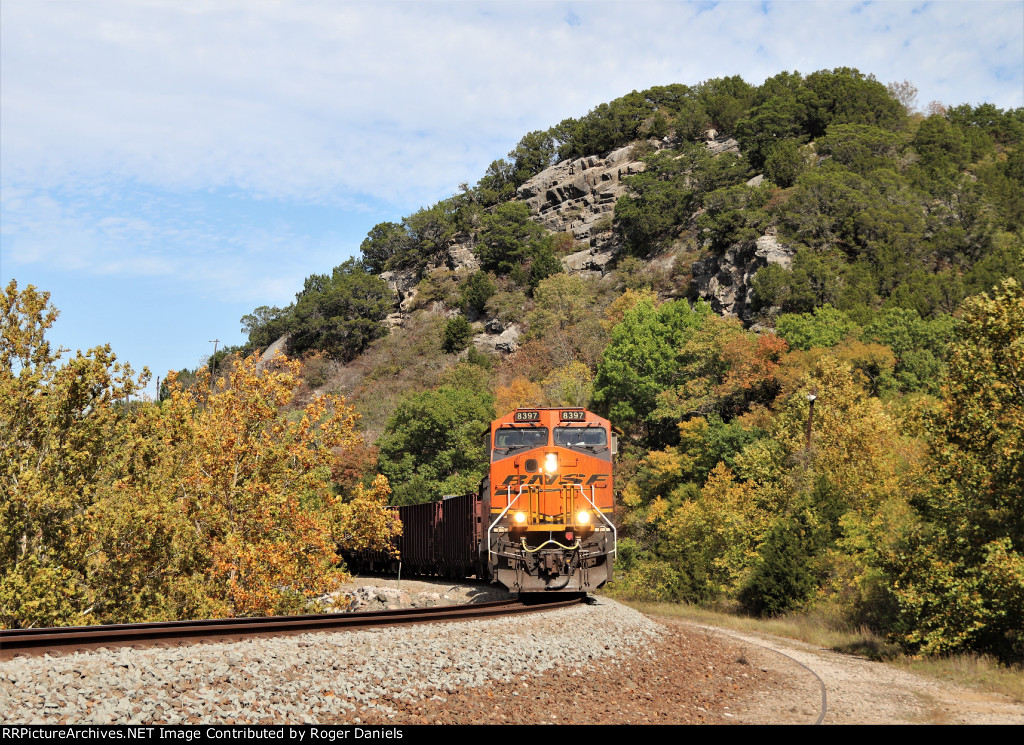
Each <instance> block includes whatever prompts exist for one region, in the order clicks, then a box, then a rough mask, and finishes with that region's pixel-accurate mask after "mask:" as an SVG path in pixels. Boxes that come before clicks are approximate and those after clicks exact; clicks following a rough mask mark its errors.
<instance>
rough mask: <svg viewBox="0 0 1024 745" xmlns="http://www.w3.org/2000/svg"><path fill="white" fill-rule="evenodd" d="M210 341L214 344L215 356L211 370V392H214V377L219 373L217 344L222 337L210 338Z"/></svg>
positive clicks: (212, 358)
mask: <svg viewBox="0 0 1024 745" xmlns="http://www.w3.org/2000/svg"><path fill="white" fill-rule="evenodd" d="M210 343H211V344H212V345H213V357H211V358H210V361H211V362H212V363H213V365H212V370H211V371H210V392H211V393H212V392H213V379H214V377H215V376H216V375H217V345H218V344H220V339H210Z"/></svg>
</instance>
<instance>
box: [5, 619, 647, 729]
mask: <svg viewBox="0 0 1024 745" xmlns="http://www.w3.org/2000/svg"><path fill="white" fill-rule="evenodd" d="M661 634H662V627H660V626H659V625H658V624H656V623H654V622H652V621H650V620H649V619H647V618H645V617H644V616H642V615H641V614H639V613H637V612H636V611H633V610H631V609H629V608H626V607H624V606H622V605H619V604H618V603H615V602H612V601H609V600H604V599H602V600H599V601H598V602H597V603H596V604H595V605H588V606H578V607H573V608H567V609H563V610H558V611H549V612H543V613H535V614H529V615H526V616H520V617H509V618H501V619H494V620H486V621H469V622H456V623H445V624H432V625H428V626H419V627H410V628H383V629H368V630H363V631H354V632H342V633H312V634H302V635H296V636H286V637H277V638H268V639H251V640H245V641H240V642H235V643H214V644H201V645H190V646H183V647H174V648H155V647H154V648H148V649H130V648H120V649H106V650H96V651H93V652H86V653H76V654H69V655H65V656H60V657H34V658H17V659H14V660H11V661H8V662H4V663H2V664H0V708H2V709H3V710H4V720H5V721H7V722H18V723H29V724H33V723H35V724H59V723H99V724H110V723H119V724H122V723H123V724H127V723H171V724H174V723H199V722H201V723H214V724H216V723H224V724H237V723H271V722H273V723H294V724H298V723H340V722H351V723H364V722H366V721H368V719H372V720H373V721H378V722H388V721H395V719H394V717H395V716H396V715H398V714H399V713H400V711H403V710H404V711H408V707H409V706H410V705H413V704H419V703H420V702H423V701H428V700H431V699H433V700H434V701H435V703H437V702H440V701H442V700H443V699H445V698H447V697H448V696H450V695H452V694H456V693H459V692H462V691H465V690H466V689H471V688H480V687H481V686H484V685H485V684H488V683H508V682H511V681H513V680H517V681H518V682H519V683H520V684H522V683H524V682H526V681H528V680H530V679H533V678H536V677H537V676H541V675H543V674H544V673H545V672H547V671H550V670H552V669H556V668H557V669H559V670H566V669H574V668H579V667H581V666H585V665H587V664H588V663H592V662H596V661H605V662H610V661H612V660H614V659H615V658H617V657H620V656H628V655H629V654H630V653H632V652H634V651H636V650H637V649H642V648H644V647H646V646H649V645H650V644H652V643H654V642H655V641H656V640H657V639H658V638H659V637H660V635H661Z"/></svg>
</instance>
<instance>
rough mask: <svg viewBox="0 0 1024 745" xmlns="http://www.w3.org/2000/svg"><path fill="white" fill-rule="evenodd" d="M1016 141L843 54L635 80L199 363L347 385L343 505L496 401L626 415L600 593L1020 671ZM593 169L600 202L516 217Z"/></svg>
mask: <svg viewBox="0 0 1024 745" xmlns="http://www.w3.org/2000/svg"><path fill="white" fill-rule="evenodd" d="M1022 144H1024V110H1020V109H1017V110H1013V111H1003V110H1000V109H998V108H996V107H994V106H992V105H989V104H981V105H978V106H972V105H968V104H964V105H959V106H944V105H942V104H939V103H938V102H933V103H932V104H930V105H929V106H928V111H927V112H926V113H918V112H917V111H916V110H915V105H914V90H913V87H912V86H911V85H910V84H909V83H906V82H904V83H901V84H894V85H890V86H888V87H886V86H885V85H883V84H881V83H879V82H878V81H876V80H875V79H874V78H873V77H870V76H865V75H862V74H861V73H859V72H858V71H856V70H851V69H845V68H843V69H837V70H832V71H819V72H816V73H812V74H810V75H806V76H805V75H801V74H799V73H795V72H794V73H782V74H780V75H777V76H775V77H774V78H771V79H769V80H767V81H765V83H764V84H763V85H761V86H752V85H749V84H748V83H746V82H745V81H743V80H742V79H740V78H739V77H735V76H734V77H731V78H722V79H715V80H709V81H706V82H704V83H701V84H699V85H695V86H687V85H670V86H661V87H657V88H652V89H649V90H647V91H642V92H635V91H634V92H632V93H630V94H628V95H626V96H623V97H622V98H619V99H616V100H615V101H612V102H610V103H608V104H602V105H601V106H598V107H596V108H595V109H594V110H593V111H591V112H589V113H588V114H586V115H585V116H583V117H581V118H579V119H567V120H565V121H563V122H561V123H559V124H558V125H556V126H554V127H552V128H551V129H549V130H547V131H536V132H531V133H529V134H527V135H525V136H524V137H523V138H522V140H521V141H520V142H519V143H518V145H517V146H516V147H515V148H514V149H513V150H512V151H511V152H510V153H509V154H508V156H507V159H499V160H496V161H494V162H493V163H492V164H491V165H490V166H489V167H488V168H487V170H486V173H485V174H484V175H483V176H482V177H481V179H480V180H479V182H478V183H477V184H476V185H475V186H469V185H463V186H462V187H461V189H460V191H459V193H458V194H456V195H455V196H453V197H451V198H450V199H447V200H443V201H441V202H439V203H438V204H435V205H432V206H430V207H425V208H423V209H421V210H419V211H417V212H415V213H414V214H412V215H409V216H408V217H405V218H403V219H402V220H401V222H385V223H381V224H379V225H376V226H375V227H374V228H373V229H372V230H371V231H370V232H369V234H368V235H367V237H366V239H365V241H363V243H362V246H361V256H360V258H358V259H353V260H349V261H346V262H345V263H343V264H341V265H340V266H338V267H336V268H335V269H334V270H333V271H332V272H331V273H330V274H323V275H313V276H311V277H309V278H308V279H307V280H306V282H305V284H304V287H303V288H302V289H301V290H300V291H299V292H298V293H297V295H296V301H295V302H294V303H293V304H292V305H290V306H288V307H285V308H272V307H260V308H257V309H255V310H254V311H253V313H252V314H250V315H247V316H245V317H244V318H243V319H242V323H243V326H244V327H245V330H246V331H247V333H248V335H249V342H248V344H247V345H246V346H245V347H243V348H241V349H229V350H226V351H224V352H222V353H221V354H220V355H219V356H218V359H216V360H214V361H213V363H214V364H215V365H216V369H217V370H218V371H220V373H221V375H224V376H229V375H232V374H234V373H233V371H234V370H238V369H240V366H241V367H244V365H246V364H249V363H246V362H242V361H241V360H244V359H245V358H246V356H247V355H250V354H252V353H255V352H258V351H260V350H263V349H265V348H266V347H267V346H269V345H270V344H271V343H273V342H275V341H278V340H281V339H283V340H284V344H285V347H286V348H287V350H288V352H289V354H291V355H293V356H295V358H296V359H298V360H300V361H301V365H302V372H301V376H300V377H301V380H302V381H303V382H302V385H301V387H299V388H298V391H297V398H296V399H295V401H294V402H293V403H292V404H291V406H292V407H295V406H297V405H306V404H307V403H308V402H310V401H312V400H313V399H314V394H318V393H331V394H342V395H344V396H345V397H346V398H347V400H348V403H350V404H352V405H354V407H355V409H356V411H357V412H358V413H359V414H361V419H360V421H359V424H358V427H359V428H360V431H361V434H362V436H363V438H364V441H363V442H362V443H360V444H350V445H348V446H346V447H345V448H343V450H342V451H341V454H340V455H339V456H338V457H337V458H336V460H335V462H334V463H333V464H332V465H330V466H329V467H327V471H329V473H330V476H329V477H328V476H326V475H325V478H326V479H327V480H328V481H329V483H330V484H331V485H332V488H331V489H330V490H329V491H330V493H331V494H333V495H335V496H336V497H337V498H338V500H339V504H346V503H348V502H349V501H350V500H353V499H356V495H357V494H358V495H361V496H360V498H364V499H365V494H366V493H367V490H372V489H373V488H374V487H373V484H377V486H378V487H380V484H381V482H380V481H379V479H378V476H379V475H380V474H383V475H385V476H386V477H387V479H388V482H389V484H390V488H391V490H392V491H391V499H392V501H393V503H405V502H414V501H422V500H425V499H439V498H440V497H441V496H442V495H444V494H451V493H458V492H461V491H465V490H466V489H469V488H473V485H474V484H475V483H476V482H477V481H478V480H479V479H480V477H481V476H482V475H483V473H484V469H485V463H484V452H483V449H482V446H481V442H480V438H479V433H480V432H481V431H482V430H483V428H484V426H485V424H486V422H487V421H489V420H490V419H491V418H493V417H494V416H495V415H496V414H497V415H501V414H504V413H506V412H508V411H510V410H511V409H512V408H514V407H516V406H526V405H529V406H539V405H573V406H588V407H590V408H592V409H594V410H596V411H598V412H601V413H602V414H604V415H607V416H609V417H610V418H611V420H612V422H613V423H614V424H615V425H616V426H617V427H619V428H620V429H621V430H622V432H623V437H622V448H621V453H620V457H619V461H618V465H617V469H618V472H617V479H618V480H617V489H618V500H619V501H618V508H617V510H618V512H617V518H616V519H617V522H618V525H619V535H620V537H621V541H620V551H619V556H618V564H617V572H618V578H617V579H616V581H615V583H614V587H613V588H612V591H613V592H616V593H619V594H621V595H622V596H626V597H630V598H634V599H638V600H685V601H688V602H694V603H704V604H716V605H720V606H724V607H727V608H733V609H736V610H741V611H743V612H746V613H750V614H755V615H776V614H781V613H785V612H787V611H790V610H794V609H802V608H816V609H818V610H820V611H821V612H823V613H825V614H827V615H831V616H832V617H833V618H835V619H836V620H837V621H839V622H842V623H846V624H850V625H852V626H859V625H864V626H868V627H870V628H872V629H874V630H875V631H877V632H879V633H882V634H885V635H888V636H889V637H890V638H891V639H892V640H893V641H895V642H897V643H898V644H900V645H902V646H903V647H904V648H906V649H908V650H910V651H920V652H923V653H927V654H942V653H947V652H952V651H959V650H974V651H980V652H986V653H992V654H995V655H997V656H1000V657H1001V658H1002V659H1005V660H1014V659H1016V660H1020V659H1022V658H1024V630H1022V628H1021V622H1020V619H1021V618H1024V497H1022V496H1021V495H1022V494H1024V448H1022V443H1021V431H1022V428H1021V426H1020V422H1021V421H1024V376H1022V370H1021V364H1022V363H1021V360H1022V359H1024V290H1022V283H1024V147H1022ZM598 162H600V163H603V164H604V165H602V166H601V168H605V169H611V170H612V171H615V173H614V177H613V176H609V178H610V179H611V180H612V181H614V180H615V179H619V181H620V182H621V189H620V190H619V191H618V192H616V194H618V196H617V197H616V198H615V199H614V200H613V202H612V203H607V202H606V199H604V198H602V196H601V193H598V192H597V190H596V188H595V189H592V190H591V191H590V192H589V193H587V191H586V190H585V189H584V190H578V193H576V192H574V193H573V198H572V199H571V200H567V201H563V202H562V203H561V206H558V208H557V220H553V218H552V215H553V214H554V213H555V211H554V209H552V211H551V212H549V213H547V214H545V215H544V216H543V218H542V216H541V215H540V214H538V212H537V210H536V208H534V207H531V205H532V204H534V203H535V200H534V201H531V199H533V198H532V197H530V195H533V194H535V193H536V192H537V189H539V188H541V187H539V186H537V185H538V184H547V183H549V182H550V181H551V178H554V176H551V174H572V176H573V177H575V178H579V176H580V174H581V173H585V172H586V169H588V168H595V169H596V168H597V166H595V165H594V164H595V163H598ZM616 163H622V164H624V165H622V166H619V167H617V170H616V167H615V164H616ZM559 177H561V176H559ZM552 188H554V187H552ZM608 193H610V192H603V194H604V195H605V196H606V195H607V194H608ZM528 197H530V198H528ZM551 224H558V225H565V226H568V227H567V228H566V231H565V232H551V231H550V230H549V229H548V227H547V226H549V225H551ZM581 225H582V226H585V227H584V228H581V227H579V226H581ZM580 257H582V259H581V258H580ZM598 259H600V261H598ZM581 267H582V268H581ZM188 375H189V373H188V371H183V372H182V373H181V374H180V375H179V376H178V387H177V389H176V390H177V391H178V392H177V393H175V394H172V395H171V399H172V400H174V396H175V395H176V396H178V397H179V398H180V396H181V395H183V393H182V390H183V389H187V386H183V385H182V382H187V377H188ZM200 385H209V381H208V379H207V380H206V382H202V381H200ZM227 387H228V388H230V387H231V386H230V385H228V386H227ZM812 403H813V417H812V413H811V412H812ZM167 407H168V402H167V401H164V402H162V403H161V404H160V407H159V408H160V410H161V411H163V410H166V408H167ZM296 416H298V415H296ZM303 421H306V420H305V419H303ZM327 471H325V472H324V473H325V474H326V472H327ZM374 479H378V480H377V481H374ZM374 493H376V494H380V493H381V492H380V490H379V488H378V491H376V492H374ZM322 498H323V499H326V498H327V497H326V496H325V497H322ZM12 555H13V554H12ZM5 571H9V570H6V569H5ZM5 583H7V580H5ZM6 586H7V584H5V585H4V587H6ZM4 591H5V592H7V590H4ZM0 600H2V598H0Z"/></svg>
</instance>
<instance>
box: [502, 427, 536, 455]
mask: <svg viewBox="0 0 1024 745" xmlns="http://www.w3.org/2000/svg"><path fill="white" fill-rule="evenodd" d="M547 444H548V428H547V427H502V428H500V429H499V430H498V431H497V432H495V433H494V447H495V449H499V448H501V449H515V450H519V449H522V448H539V447H543V446H545V445H547Z"/></svg>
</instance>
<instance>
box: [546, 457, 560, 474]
mask: <svg viewBox="0 0 1024 745" xmlns="http://www.w3.org/2000/svg"><path fill="white" fill-rule="evenodd" d="M544 470H545V471H547V472H548V473H554V472H555V471H557V470H558V454H557V453H548V454H547V455H545V456H544Z"/></svg>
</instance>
